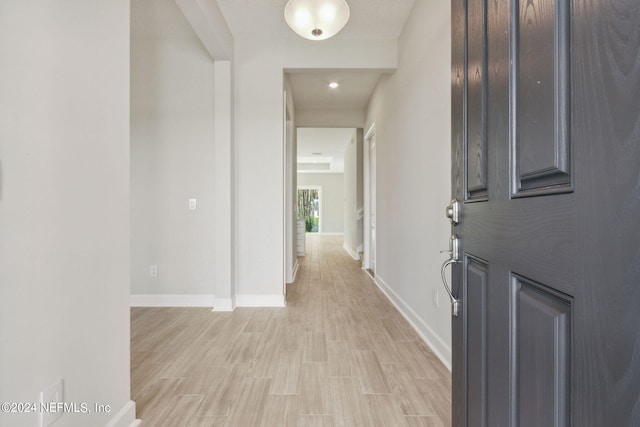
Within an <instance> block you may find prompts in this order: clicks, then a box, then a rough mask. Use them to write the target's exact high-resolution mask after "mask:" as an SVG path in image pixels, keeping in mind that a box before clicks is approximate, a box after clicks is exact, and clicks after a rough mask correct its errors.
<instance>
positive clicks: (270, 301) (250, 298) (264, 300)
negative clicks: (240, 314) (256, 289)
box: [236, 294, 285, 307]
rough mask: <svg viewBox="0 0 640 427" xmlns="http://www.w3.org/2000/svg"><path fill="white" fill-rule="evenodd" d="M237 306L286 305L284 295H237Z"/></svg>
mask: <svg viewBox="0 0 640 427" xmlns="http://www.w3.org/2000/svg"><path fill="white" fill-rule="evenodd" d="M236 307H285V300H284V295H282V294H276V295H252V294H244V295H243V294H240V295H236Z"/></svg>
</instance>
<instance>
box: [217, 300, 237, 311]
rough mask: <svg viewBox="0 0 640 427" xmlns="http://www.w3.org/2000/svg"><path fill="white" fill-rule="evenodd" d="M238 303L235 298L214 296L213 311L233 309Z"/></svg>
mask: <svg viewBox="0 0 640 427" xmlns="http://www.w3.org/2000/svg"><path fill="white" fill-rule="evenodd" d="M235 308H236V305H235V303H234V300H233V298H214V299H213V310H212V311H233V310H235Z"/></svg>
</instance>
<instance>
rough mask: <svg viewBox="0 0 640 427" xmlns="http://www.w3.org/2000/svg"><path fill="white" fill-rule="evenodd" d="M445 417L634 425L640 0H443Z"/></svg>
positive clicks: (637, 407)
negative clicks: (447, 147) (454, 308)
mask: <svg viewBox="0 0 640 427" xmlns="http://www.w3.org/2000/svg"><path fill="white" fill-rule="evenodd" d="M452 120H453V123H452V159H453V170H452V184H453V196H454V197H455V198H456V199H458V200H460V201H461V210H460V211H461V215H460V223H459V224H458V225H455V226H452V233H455V234H456V235H457V236H458V238H459V241H460V245H461V251H460V253H461V255H460V262H458V263H456V264H453V288H454V292H453V293H454V294H455V295H456V296H458V297H459V298H460V300H461V310H460V314H459V315H458V316H457V317H452V325H453V379H454V387H453V424H454V426H455V427H461V426H487V427H499V426H511V427H515V426H523V427H524V426H532V427H533V426H535V427H552V426H576V427H588V426H594V427H608V426H612V427H623V426H640V2H639V1H637V0H606V1H605V0H590V1H586V0H574V1H568V0H452Z"/></svg>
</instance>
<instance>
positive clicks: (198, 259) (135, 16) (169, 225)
mask: <svg viewBox="0 0 640 427" xmlns="http://www.w3.org/2000/svg"><path fill="white" fill-rule="evenodd" d="M131 28H132V41H131V231H132V238H131V250H132V256H131V280H132V283H131V293H132V294H182V295H184V294H196V295H198V294H200V295H211V294H214V293H215V292H216V291H215V276H214V273H215V263H214V239H215V236H214V234H215V231H214V214H215V210H214V209H215V208H216V207H217V206H216V203H215V202H214V137H215V133H214V131H215V128H214V113H215V110H214V84H215V83H214V62H213V60H212V59H211V57H210V55H209V54H208V52H207V51H206V50H205V48H204V47H203V46H202V43H201V42H200V41H199V39H198V38H197V36H196V34H195V33H194V32H193V30H192V29H191V27H190V26H189V24H188V23H187V22H186V20H185V18H184V17H183V15H182V12H181V11H180V10H179V9H178V7H177V5H176V4H175V2H174V1H173V0H133V1H132V16H131ZM190 198H195V199H197V209H196V210H189V209H188V199H190ZM150 265H157V266H158V277H155V278H153V277H150V274H149V267H150Z"/></svg>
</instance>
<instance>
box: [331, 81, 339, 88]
mask: <svg viewBox="0 0 640 427" xmlns="http://www.w3.org/2000/svg"><path fill="white" fill-rule="evenodd" d="M338 86H340V85H339V84H338V82H331V83H329V87H330V88H331V89H337V88H338Z"/></svg>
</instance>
